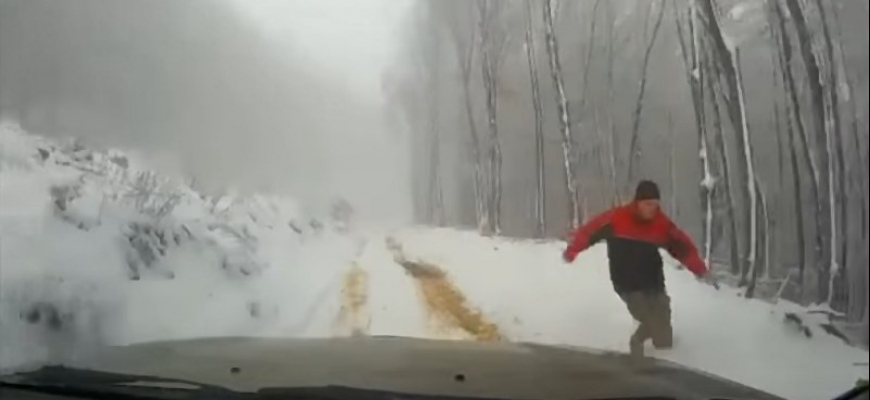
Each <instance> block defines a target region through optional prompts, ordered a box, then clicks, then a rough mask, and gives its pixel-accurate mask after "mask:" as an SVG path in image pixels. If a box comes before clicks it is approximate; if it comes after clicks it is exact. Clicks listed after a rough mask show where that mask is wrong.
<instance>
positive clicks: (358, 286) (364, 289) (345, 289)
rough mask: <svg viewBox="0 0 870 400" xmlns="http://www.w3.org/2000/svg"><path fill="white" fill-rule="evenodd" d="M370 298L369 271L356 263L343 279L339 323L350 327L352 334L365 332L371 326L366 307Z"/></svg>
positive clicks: (342, 326) (344, 327)
mask: <svg viewBox="0 0 870 400" xmlns="http://www.w3.org/2000/svg"><path fill="white" fill-rule="evenodd" d="M368 300H369V276H368V273H367V272H366V271H365V270H363V269H362V268H360V267H359V265H357V264H356V263H354V264H353V266H352V267H351V269H350V270H348V271H347V273H346V274H345V276H344V279H343V281H342V288H341V309H340V310H339V312H338V320H337V321H336V322H337V325H338V326H339V327H340V328H343V329H350V332H351V334H352V335H363V334H365V333H366V332H367V331H368V327H369V316H368V312H367V309H366V308H367V307H366V306H367V304H368Z"/></svg>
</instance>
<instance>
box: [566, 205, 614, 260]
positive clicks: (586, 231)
mask: <svg viewBox="0 0 870 400" xmlns="http://www.w3.org/2000/svg"><path fill="white" fill-rule="evenodd" d="M614 213H616V210H610V211H608V212H606V213H603V214H600V215H598V216H596V217H595V218H593V219H592V220H591V221H589V222H588V223H587V224H586V225H583V226H581V227H579V228H577V229H576V230H575V231H574V232H572V233H571V237H570V238H569V239H568V248H567V249H565V253H564V254H563V257H564V258H565V261H567V262H573V261H574V259H576V258H577V255H578V254H580V253H581V252H583V251H584V250H586V249H588V248H590V247H592V246H593V245H595V244H596V243H598V242H600V241H601V240H604V239H606V238H607V236H609V235H610V230H611V228H610V224H611V222H612V220H613V214H614Z"/></svg>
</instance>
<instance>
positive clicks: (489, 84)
mask: <svg viewBox="0 0 870 400" xmlns="http://www.w3.org/2000/svg"><path fill="white" fill-rule="evenodd" d="M502 4H503V3H501V2H500V1H498V0H477V7H478V17H479V22H478V23H479V27H480V47H481V56H482V62H481V72H482V77H483V86H484V90H485V92H486V115H487V127H488V131H489V143H488V145H489V146H488V147H487V156H488V161H489V173H490V187H489V189H490V193H489V197H488V199H487V202H488V203H489V226H490V227H491V228H492V233H494V234H496V235H500V234H501V204H502V173H501V168H502V153H501V140H500V138H499V131H498V98H499V97H498V72H499V69H500V67H501V62H502V58H503V56H504V47H505V42H506V40H507V34H506V32H505V31H504V29H502V28H501V27H500V26H499V24H500V23H502V21H501V20H500V19H501V18H502V16H501V13H502Z"/></svg>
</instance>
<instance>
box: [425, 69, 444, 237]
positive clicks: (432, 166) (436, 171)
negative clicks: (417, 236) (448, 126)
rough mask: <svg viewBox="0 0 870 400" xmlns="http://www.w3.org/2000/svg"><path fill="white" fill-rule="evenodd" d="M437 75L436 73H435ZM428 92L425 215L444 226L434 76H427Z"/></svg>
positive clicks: (437, 107) (436, 92)
mask: <svg viewBox="0 0 870 400" xmlns="http://www.w3.org/2000/svg"><path fill="white" fill-rule="evenodd" d="M436 76H437V75H436ZM429 79H430V81H431V82H430V84H429V92H430V93H431V94H430V97H429V101H428V107H427V108H428V113H429V123H428V124H429V129H428V133H429V140H430V142H429V188H428V211H427V214H428V215H427V217H428V221H427V222H429V223H431V224H434V225H436V226H444V224H445V223H446V221H445V213H444V191H443V184H442V179H441V131H440V128H439V126H440V125H439V123H440V121H439V119H440V107H441V104H440V97H441V96H440V90H439V89H438V86H439V84H440V82H437V79H435V77H429Z"/></svg>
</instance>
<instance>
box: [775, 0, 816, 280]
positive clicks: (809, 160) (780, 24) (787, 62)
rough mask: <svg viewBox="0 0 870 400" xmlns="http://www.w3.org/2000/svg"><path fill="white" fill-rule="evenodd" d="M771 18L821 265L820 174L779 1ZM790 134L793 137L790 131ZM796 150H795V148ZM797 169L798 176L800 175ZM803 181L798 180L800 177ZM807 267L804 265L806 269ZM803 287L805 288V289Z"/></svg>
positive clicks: (776, 0)
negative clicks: (807, 173)
mask: <svg viewBox="0 0 870 400" xmlns="http://www.w3.org/2000/svg"><path fill="white" fill-rule="evenodd" d="M768 12H769V15H770V16H771V18H772V19H773V22H772V23H771V25H772V26H774V28H776V29H775V32H777V37H778V39H779V46H778V48H779V52H778V53H779V58H780V63H781V64H782V65H781V66H780V69H781V71H782V77H783V79H784V80H785V82H784V85H785V93H786V94H787V96H788V104H789V105H790V107H789V108H790V109H791V112H792V116H793V120H794V127H796V128H797V131H798V135H799V136H798V138H797V139H800V140H799V142H798V143H799V144H800V146H801V153H802V154H803V156H804V157H803V158H804V161H805V163H806V167H807V169H808V170H809V171H810V176H809V178H810V194H811V195H812V202H813V205H812V210H813V215H814V221H815V236H814V239H815V240H814V247H813V250H814V251H813V262H814V263H815V264H816V265H817V266H818V265H819V263H821V262H822V260H823V258H824V257H823V255H822V248H823V246H824V240H823V236H824V231H825V228H824V227H825V225H824V222H823V220H822V217H823V211H822V205H821V204H822V198H821V190H820V188H819V187H820V184H819V176H820V175H821V174H820V173H819V168H818V165H817V163H816V161H815V158H814V157H813V154H812V150H811V147H810V141H809V134H808V133H807V128H806V126H805V125H804V121H803V112H802V111H801V109H802V107H801V103H800V100H799V98H798V92H799V91H798V87H797V83H796V80H795V77H794V73H793V72H792V63H793V59H794V53H793V52H792V43H791V39H790V38H789V35H788V29H787V28H786V24H785V16H784V13H783V9H782V7H781V6H780V3H779V0H770V1H769V11H768ZM790 134H794V132H791V133H790ZM792 148H793V149H795V147H794V146H793V147H792ZM797 173H798V172H797V170H795V174H797ZM797 179H798V180H799V179H800V178H799V177H798V178H797ZM804 266H805V265H803V264H802V265H801V267H804ZM801 279H805V275H804V274H802V275H801ZM801 282H802V284H804V283H805V281H804V280H802V281H801ZM802 288H803V286H802Z"/></svg>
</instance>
